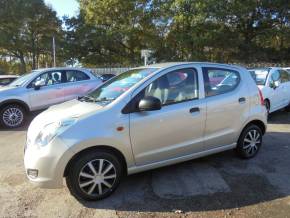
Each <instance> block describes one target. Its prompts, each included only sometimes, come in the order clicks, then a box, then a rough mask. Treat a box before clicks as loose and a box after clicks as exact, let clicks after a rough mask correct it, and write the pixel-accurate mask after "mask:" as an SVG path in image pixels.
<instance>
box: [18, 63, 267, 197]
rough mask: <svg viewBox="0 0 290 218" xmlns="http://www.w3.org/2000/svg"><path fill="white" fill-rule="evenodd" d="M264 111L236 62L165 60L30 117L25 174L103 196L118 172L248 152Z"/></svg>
mask: <svg viewBox="0 0 290 218" xmlns="http://www.w3.org/2000/svg"><path fill="white" fill-rule="evenodd" d="M266 117H267V113H266V109H265V106H264V102H263V97H262V94H261V92H259V90H258V88H257V86H256V84H255V82H254V80H253V78H252V77H251V75H250V73H249V72H248V71H247V70H246V69H244V68H242V67H238V66H232V65H224V64H213V63H167V64H158V65H151V66H146V67H140V68H135V69H132V70H129V71H127V72H125V73H122V74H120V75H118V76H116V77H114V78H113V79H111V80H109V81H108V82H106V83H104V84H103V85H101V86H100V87H99V88H97V89H96V90H94V91H93V92H91V93H90V94H88V95H87V96H84V97H83V98H79V99H78V100H73V101H69V102H66V103H63V104H60V105H57V106H53V107H51V108H50V109H48V110H47V111H45V112H43V113H41V114H40V115H38V116H37V117H36V118H35V119H34V120H33V121H32V123H31V125H30V127H29V129H28V133H27V142H26V147H25V155H24V163H25V169H26V173H27V176H28V178H29V180H30V181H31V182H33V183H35V184H37V185H39V186H41V187H44V188H60V187H62V185H63V178H64V177H65V178H66V181H67V182H66V183H67V186H68V188H69V190H70V192H71V193H72V195H74V196H75V197H76V198H78V199H85V200H99V199H102V198H105V197H107V196H109V195H110V194H111V193H112V192H113V191H114V190H115V189H116V188H117V186H118V185H119V183H120V180H121V177H122V176H123V175H126V174H133V173H137V172H141V171H145V170H150V169H154V168H157V167H162V166H165V165H169V164H175V163H178V162H182V161H187V160H190V159H194V158H198V157H202V156H206V155H210V154H214V153H217V152H222V151H225V150H229V149H236V150H237V153H238V154H239V155H240V156H241V157H243V158H252V157H254V156H255V155H256V154H257V153H258V151H259V149H260V147H261V145H262V136H263V135H264V133H265V131H266V122H267V118H266Z"/></svg>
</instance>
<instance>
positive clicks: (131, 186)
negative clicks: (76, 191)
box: [0, 111, 290, 218]
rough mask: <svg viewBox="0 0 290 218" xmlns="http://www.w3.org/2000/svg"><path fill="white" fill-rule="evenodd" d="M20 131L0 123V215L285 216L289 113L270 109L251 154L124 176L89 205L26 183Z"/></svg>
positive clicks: (288, 212) (289, 198)
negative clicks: (260, 141) (259, 145)
mask: <svg viewBox="0 0 290 218" xmlns="http://www.w3.org/2000/svg"><path fill="white" fill-rule="evenodd" d="M26 129H27V127H25V128H21V129H17V130H13V131H11V130H10V131H8V130H4V129H0V217H102V218H103V217H112V218H114V217H271V218H272V217H283V218H284V217H290V113H287V112H284V111H281V112H276V113H274V114H272V116H271V117H270V120H269V125H268V132H267V134H266V135H265V137H264V143H263V147H262V148H261V151H260V153H259V154H258V156H257V157H256V158H254V159H251V160H241V159H239V158H238V157H236V155H235V153H234V152H233V151H227V152H223V153H220V154H216V155H212V156H210V157H206V158H201V159H198V160H193V161H188V162H185V163H181V164H177V165H173V166H169V167H164V168H161V169H158V170H153V171H149V172H145V173H140V174H136V175H132V176H129V177H127V178H125V179H124V180H123V181H122V183H121V185H120V187H119V189H117V191H116V192H115V193H114V194H113V195H112V196H111V197H110V198H108V199H105V200H103V201H100V202H90V203H88V202H79V201H77V200H75V199H74V198H73V197H71V196H70V194H69V192H68V190H67V188H66V187H64V188H63V189H56V190H45V189H39V188H37V187H34V186H33V185H31V184H30V183H29V182H28V181H27V179H26V177H25V175H24V168H23V145H24V143H25V137H26V136H25V135H26Z"/></svg>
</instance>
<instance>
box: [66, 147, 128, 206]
mask: <svg viewBox="0 0 290 218" xmlns="http://www.w3.org/2000/svg"><path fill="white" fill-rule="evenodd" d="M122 170H123V169H122V165H121V162H120V161H119V160H118V158H117V157H116V156H115V155H114V154H111V153H110V152H107V151H103V150H95V151H93V152H88V153H84V154H82V155H80V156H79V157H78V158H77V159H76V161H74V162H73V163H72V165H71V167H70V169H69V172H68V175H67V177H66V182H67V186H68V189H69V190H70V192H71V194H72V195H73V196H74V197H76V198H77V199H80V200H89V201H96V200H101V199H103V198H106V197H108V196H109V195H111V194H112V193H113V192H114V191H115V189H116V188H117V187H118V185H119V183H120V179H121V175H122Z"/></svg>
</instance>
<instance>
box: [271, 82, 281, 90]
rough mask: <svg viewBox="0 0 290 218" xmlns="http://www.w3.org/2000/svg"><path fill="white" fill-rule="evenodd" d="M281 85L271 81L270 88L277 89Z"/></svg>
mask: <svg viewBox="0 0 290 218" xmlns="http://www.w3.org/2000/svg"><path fill="white" fill-rule="evenodd" d="M279 85H280V83H279V81H271V82H270V85H269V86H270V88H272V89H276V88H277V87H278V86H279Z"/></svg>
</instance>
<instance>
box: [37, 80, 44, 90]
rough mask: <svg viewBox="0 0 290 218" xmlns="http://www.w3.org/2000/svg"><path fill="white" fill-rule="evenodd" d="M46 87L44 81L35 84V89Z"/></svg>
mask: <svg viewBox="0 0 290 218" xmlns="http://www.w3.org/2000/svg"><path fill="white" fill-rule="evenodd" d="M42 86H45V81H44V80H38V81H36V82H35V84H34V89H35V90H39V89H40V87H42Z"/></svg>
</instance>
